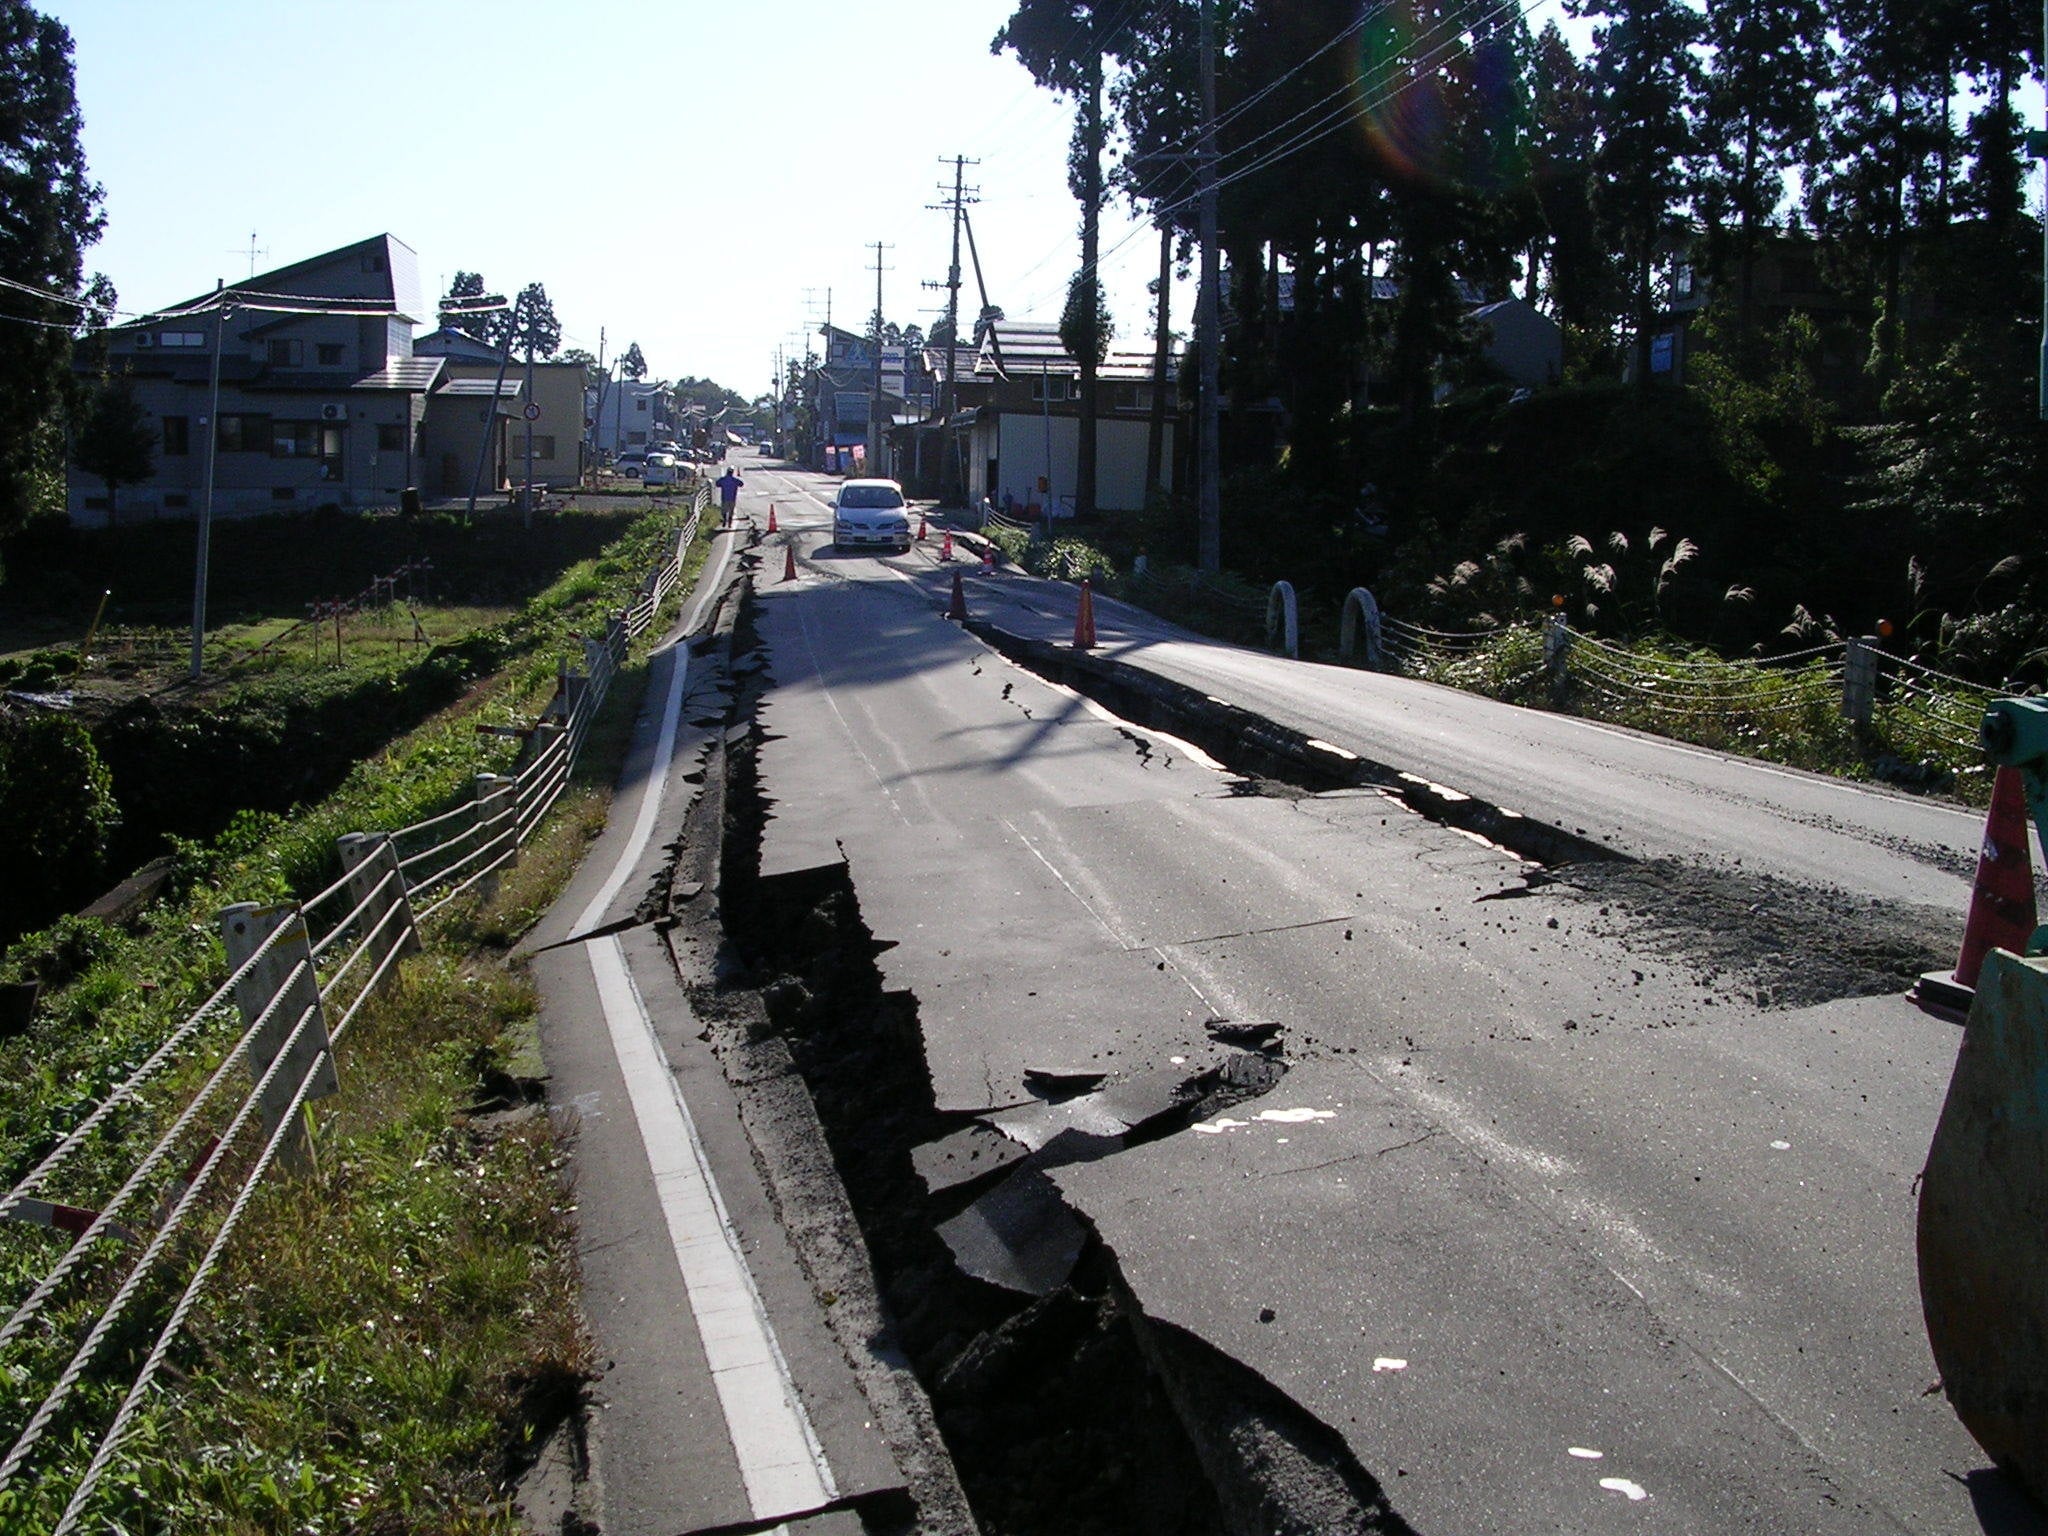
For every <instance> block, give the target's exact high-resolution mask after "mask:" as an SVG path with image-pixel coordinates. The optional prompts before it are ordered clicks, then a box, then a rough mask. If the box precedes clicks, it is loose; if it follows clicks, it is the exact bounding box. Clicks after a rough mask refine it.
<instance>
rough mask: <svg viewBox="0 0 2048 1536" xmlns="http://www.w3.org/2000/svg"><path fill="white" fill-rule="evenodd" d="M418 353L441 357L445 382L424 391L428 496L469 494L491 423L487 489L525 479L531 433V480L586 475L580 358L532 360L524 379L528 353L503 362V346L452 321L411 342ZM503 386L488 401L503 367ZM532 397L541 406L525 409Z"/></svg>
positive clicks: (563, 481) (423, 478)
mask: <svg viewBox="0 0 2048 1536" xmlns="http://www.w3.org/2000/svg"><path fill="white" fill-rule="evenodd" d="M413 350H414V352H415V354H416V355H418V356H421V357H438V358H441V359H443V361H444V363H445V367H444V368H443V370H442V376H441V380H440V383H439V384H438V385H437V386H436V388H435V391H434V393H433V394H432V395H430V396H429V397H428V399H427V414H426V422H425V430H424V432H423V434H422V445H423V446H422V451H421V473H420V486H421V489H422V490H423V491H424V492H425V493H426V494H427V495H429V496H464V495H467V494H468V492H469V487H470V484H471V481H472V480H473V479H474V477H475V475H476V466H477V461H478V456H479V453H480V452H481V450H482V448H483V444H482V437H483V434H484V433H485V432H486V431H487V430H493V429H494V441H493V443H492V445H491V450H490V453H489V455H488V456H487V457H486V458H485V461H484V462H485V479H484V482H483V487H482V488H483V489H484V490H485V491H495V490H497V489H498V488H499V487H501V486H507V485H512V484H516V483H519V482H522V481H524V480H525V479H526V468H527V436H528V433H529V432H530V433H531V434H532V439H533V483H534V484H536V485H541V486H547V487H550V488H557V489H558V488H561V487H563V486H573V485H575V484H577V483H578V482H579V481H580V480H581V479H582V475H583V457H584V451H585V450H584V443H583V437H584V434H583V422H584V399H583V392H584V372H583V365H582V364H581V363H551V362H538V361H537V362H535V363H534V365H533V380H532V386H531V388H530V389H529V388H528V385H527V369H526V363H525V360H524V359H523V358H516V357H515V358H513V359H512V360H511V361H510V363H509V364H507V363H506V361H505V359H504V357H503V355H502V354H501V353H500V352H499V350H498V348H496V347H493V346H489V345H487V344H486V343H484V342H481V341H478V340H477V339H476V338H475V337H473V336H469V335H465V334H464V333H463V332H461V331H457V330H453V329H450V328H447V327H444V328H442V329H441V330H438V331H434V332H431V333H430V334H428V335H425V336H422V337H420V338H419V340H418V341H416V342H415V343H414V344H413ZM501 365H502V366H503V367H504V374H505V377H504V386H503V388H502V389H500V390H498V391H497V401H496V409H495V410H493V409H491V406H490V402H491V399H492V391H493V389H494V387H495V386H496V385H497V381H498V371H499V368H500V366H501ZM529 404H531V405H533V406H535V407H536V408H537V411H538V414H536V415H534V416H532V417H531V418H529V417H528V415H527V411H526V407H527V406H528V405H529Z"/></svg>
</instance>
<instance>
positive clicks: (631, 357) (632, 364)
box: [619, 341, 647, 383]
mask: <svg viewBox="0 0 2048 1536" xmlns="http://www.w3.org/2000/svg"><path fill="white" fill-rule="evenodd" d="M619 372H620V373H621V374H622V375H623V376H625V377H626V378H629V379H632V380H634V381H635V382H636V383H637V382H638V381H639V380H641V379H644V378H646V377H647V355H646V354H645V353H644V352H642V351H641V350H640V343H639V342H637V341H636V342H633V343H631V344H630V345H628V346H627V348H626V350H625V353H624V355H623V356H621V357H620V358H619Z"/></svg>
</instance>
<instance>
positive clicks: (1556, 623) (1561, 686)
mask: <svg viewBox="0 0 2048 1536" xmlns="http://www.w3.org/2000/svg"><path fill="white" fill-rule="evenodd" d="M1571 656H1572V630H1571V625H1569V624H1567V623H1566V622H1565V617H1564V615H1563V614H1561V613H1553V614H1551V615H1550V616H1549V617H1548V618H1546V619H1545V620H1544V621H1543V675H1544V677H1545V678H1546V679H1548V681H1549V684H1550V703H1551V707H1552V708H1553V709H1562V708H1563V707H1564V701H1565V698H1566V696H1567V695H1568V694H1569V693H1570V691H1571V682H1572V674H1571Z"/></svg>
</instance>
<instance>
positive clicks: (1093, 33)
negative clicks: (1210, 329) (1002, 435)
mask: <svg viewBox="0 0 2048 1536" xmlns="http://www.w3.org/2000/svg"><path fill="white" fill-rule="evenodd" d="M1097 10H1098V6H1097V5H1096V4H1092V3H1091V4H1090V5H1089V7H1088V69H1087V83H1086V84H1085V85H1084V86H1083V87H1082V95H1081V157H1082V166H1081V276H1080V279H1079V283H1080V290H1081V292H1080V296H1081V299H1082V301H1083V302H1084V303H1085V304H1086V305H1087V314H1086V318H1085V320H1084V321H1083V323H1082V327H1081V332H1082V334H1083V335H1084V336H1086V337H1087V338H1088V345H1087V346H1086V347H1084V348H1083V349H1082V356H1081V358H1080V360H1079V361H1080V364H1081V405H1080V411H1081V416H1080V421H1079V422H1078V426H1079V428H1080V432H1079V435H1078V439H1077V441H1076V444H1075V450H1076V451H1075V464H1074V472H1075V482H1074V513H1075V515H1076V516H1078V517H1089V516H1092V515H1093V514H1094V512H1095V460H1096V446H1097V439H1096V428H1097V423H1098V422H1099V421H1100V420H1101V417H1100V414H1099V413H1098V411H1097V409H1096V400H1097V396H1098V394H1099V393H1100V387H1101V385H1100V381H1099V380H1098V379H1097V377H1096V374H1097V371H1098V370H1099V369H1100V368H1101V366H1102V363H1101V351H1102V338H1101V336H1100V335H1099V334H1098V333H1097V329H1096V322H1097V318H1098V316H1099V315H1100V314H1101V312H1102V301H1101V294H1102V286H1101V279H1100V275H1099V274H1098V273H1097V271H1096V266H1097V264H1098V262H1099V261H1100V260H1101V256H1102V136H1103V128H1102V35H1101V33H1100V31H1099V30H1098V26H1099V23H1100V18H1099V17H1098V15H1097ZM1050 510H1051V509H1050V508H1049V507H1048V508H1047V511H1048V512H1050Z"/></svg>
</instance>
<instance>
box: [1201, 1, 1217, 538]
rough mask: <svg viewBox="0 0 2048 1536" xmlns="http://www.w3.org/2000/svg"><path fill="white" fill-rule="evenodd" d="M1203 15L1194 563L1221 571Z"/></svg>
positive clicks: (1212, 132) (1210, 71) (1212, 206)
mask: <svg viewBox="0 0 2048 1536" xmlns="http://www.w3.org/2000/svg"><path fill="white" fill-rule="evenodd" d="M1199 4H1200V6H1201V12H1202V148H1201V157H1200V160H1199V162H1198V170H1199V172H1200V176H1201V192H1202V204H1201V236H1202V287H1201V293H1200V295H1199V297H1198V299H1197V301H1196V308H1195V337H1196V341H1195V345H1196V346H1197V347H1198V348H1200V350H1201V363H1202V388H1201V421H1200V427H1199V430H1200V433H1201V437H1200V441H1199V444H1198V446H1199V448H1200V450H1201V451H1200V455H1199V460H1198V464H1197V468H1196V492H1195V494H1196V512H1195V522H1196V529H1195V531H1196V564H1197V565H1198V566H1199V567H1200V568H1201V569H1202V570H1205V571H1209V572H1215V571H1219V570H1221V569H1222V568H1223V533H1222V525H1223V515H1222V502H1221V497H1220V492H1219V489H1218V485H1219V481H1220V479H1221V476H1222V462H1223V461H1222V455H1221V454H1220V453H1219V451H1218V445H1217V442H1216V432H1217V423H1218V421H1219V420H1220V419H1221V414H1222V413H1221V412H1220V411H1219V410H1218V409H1217V404H1218V402H1217V398H1216V391H1217V387H1218V383H1219V370H1218V368H1217V358H1216V353H1217V348H1218V333H1219V331H1220V330H1221V327H1220V326H1219V325H1218V324H1217V314H1216V307H1217V305H1216V300H1217V294H1216V289H1217V277H1218V274H1217V260H1216V255H1217V253H1216V18H1215V12H1214V7H1213V0H1199Z"/></svg>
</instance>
